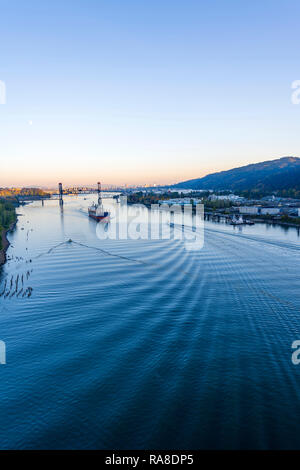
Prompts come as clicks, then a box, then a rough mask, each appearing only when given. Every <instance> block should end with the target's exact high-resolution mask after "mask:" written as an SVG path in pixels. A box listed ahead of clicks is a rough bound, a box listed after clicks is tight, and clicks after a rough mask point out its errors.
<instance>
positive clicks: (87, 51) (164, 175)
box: [0, 0, 300, 186]
mask: <svg viewBox="0 0 300 470" xmlns="http://www.w3.org/2000/svg"><path fill="white" fill-rule="evenodd" d="M299 14H300V3H299V1H289V0H280V1H279V0H252V1H242V0H206V1H201V0H180V1H179V0H151V1H150V0H149V1H146V0H105V1H104V0H63V1H62V0H51V1H50V0H43V1H41V0H26V1H24V0H0V80H1V81H3V82H5V84H6V97H7V101H6V104H3V105H1V104H0V186H4V185H31V184H32V185H52V184H56V183H57V182H58V181H60V180H61V181H63V182H64V183H65V184H79V183H82V184H87V183H92V182H96V181H97V180H98V179H101V180H102V181H103V182H104V183H107V184H120V183H128V184H132V183H164V182H166V183H171V182H176V181H182V180H185V179H189V178H195V177H199V176H202V175H204V174H207V173H209V172H213V171H219V170H223V169H229V168H232V167H236V166H240V165H244V164H247V163H249V162H258V161H263V160H271V159H273V158H278V157H281V156H285V155H295V156H300V105H298V106H296V105H293V104H292V103H291V93H292V90H291V84H292V82H293V81H294V80H300V60H299V59H300V57H299V56H300V47H299V44H300V28H299V18H300V15H299Z"/></svg>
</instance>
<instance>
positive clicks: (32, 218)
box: [0, 196, 300, 449]
mask: <svg viewBox="0 0 300 470" xmlns="http://www.w3.org/2000/svg"><path fill="white" fill-rule="evenodd" d="M91 199H93V198H92V197H91V196H88V197H86V198H84V197H83V196H78V197H71V196H70V197H66V198H65V200H64V205H63V207H61V206H60V205H59V202H58V201H57V200H49V201H45V202H44V204H42V202H41V201H37V202H34V203H31V204H28V205H26V206H22V207H20V208H18V213H19V214H20V216H19V221H18V224H17V227H16V229H15V231H14V232H13V233H11V234H10V236H9V238H10V242H11V246H10V248H9V250H8V257H9V259H8V262H7V264H6V265H5V266H4V267H3V268H1V270H0V293H1V291H3V289H4V287H5V286H6V290H5V295H3V296H2V297H1V298H0V340H2V341H4V342H5V344H6V365H4V364H2V365H0V448H1V449H13V448H17V449H60V448H63V449H76V448H77V449H95V448H100V449H143V448H146V449H147V448H151V449H203V448H204V449H236V448H257V449H268V448H283V449H285V448H298V449H300V433H299V427H300V426H299V412H300V364H299V365H298V366H297V365H294V364H293V363H292V360H291V356H292V349H291V345H292V343H293V341H295V340H300V331H299V330H300V323H299V314H300V289H299V287H300V282H299V261H300V244H299V241H300V236H299V231H297V230H296V229H294V228H290V229H284V228H282V227H278V226H277V227H272V226H266V225H263V224H256V225H255V226H251V227H250V226H247V227H243V228H242V230H239V229H237V228H235V227H232V226H228V225H225V224H222V223H214V222H205V241H204V246H203V248H202V249H200V250H194V251H193V250H187V249H186V246H185V244H184V242H183V241H182V240H174V239H170V240H132V239H130V240H110V239H107V240H103V239H100V238H101V237H100V238H99V236H97V230H96V227H97V224H96V223H95V222H94V221H93V220H91V219H89V218H88V217H87V207H88V205H89V204H90V202H91ZM115 204H116V203H114V202H113V200H106V201H105V206H106V207H107V208H113V207H114V205H115ZM101 230H102V229H101ZM98 235H99V233H98ZM69 239H71V240H72V242H69V243H68V240H69ZM5 283H6V284H5ZM16 283H17V286H16ZM14 291H16V292H15V293H14ZM7 293H8V295H6V294H7Z"/></svg>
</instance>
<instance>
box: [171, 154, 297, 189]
mask: <svg viewBox="0 0 300 470" xmlns="http://www.w3.org/2000/svg"><path fill="white" fill-rule="evenodd" d="M173 187H174V188H182V189H207V190H208V189H213V190H232V191H254V192H266V193H267V192H273V191H279V192H282V191H292V192H299V191H300V158H297V157H283V158H279V159H277V160H271V161H266V162H261V163H254V164H251V165H247V166H243V167H240V168H234V169H232V170H227V171H221V172H219V173H212V174H209V175H207V176H204V177H203V178H196V179H192V180H189V181H184V182H182V183H178V184H176V185H174V186H173Z"/></svg>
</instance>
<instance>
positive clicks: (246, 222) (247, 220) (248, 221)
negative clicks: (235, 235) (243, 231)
mask: <svg viewBox="0 0 300 470" xmlns="http://www.w3.org/2000/svg"><path fill="white" fill-rule="evenodd" d="M245 224H246V225H255V222H253V220H250V219H246V220H245Z"/></svg>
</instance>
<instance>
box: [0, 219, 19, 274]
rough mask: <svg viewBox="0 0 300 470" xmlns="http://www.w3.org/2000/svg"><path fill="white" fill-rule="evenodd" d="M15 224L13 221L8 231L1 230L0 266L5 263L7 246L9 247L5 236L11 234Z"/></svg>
mask: <svg viewBox="0 0 300 470" xmlns="http://www.w3.org/2000/svg"><path fill="white" fill-rule="evenodd" d="M16 223H17V221H14V222H13V223H12V224H11V225H10V227H9V228H8V229H3V230H2V232H1V236H0V238H1V249H0V266H2V265H3V264H5V262H6V252H7V250H8V247H9V245H10V243H9V241H8V238H7V234H8V232H11V231H12V230H13V229H14V228H15V226H16Z"/></svg>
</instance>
